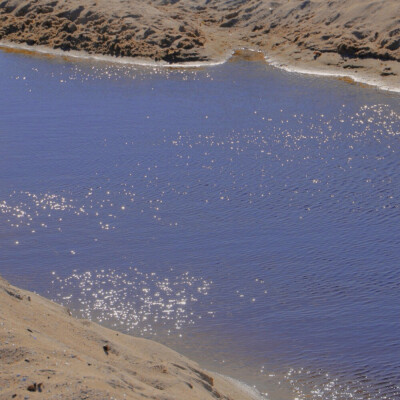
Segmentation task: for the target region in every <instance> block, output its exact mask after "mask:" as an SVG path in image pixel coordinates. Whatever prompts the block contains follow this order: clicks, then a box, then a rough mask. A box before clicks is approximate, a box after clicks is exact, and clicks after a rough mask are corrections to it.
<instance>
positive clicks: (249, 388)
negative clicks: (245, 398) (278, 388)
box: [209, 371, 267, 400]
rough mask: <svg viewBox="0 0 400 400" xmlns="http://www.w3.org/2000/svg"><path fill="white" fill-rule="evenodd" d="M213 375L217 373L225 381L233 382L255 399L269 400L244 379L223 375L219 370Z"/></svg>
mask: <svg viewBox="0 0 400 400" xmlns="http://www.w3.org/2000/svg"><path fill="white" fill-rule="evenodd" d="M209 372H210V373H211V374H213V375H217V376H219V377H221V378H222V379H224V380H225V381H228V382H231V383H232V385H233V386H236V387H237V388H239V389H240V390H242V391H243V392H245V393H247V394H248V395H249V396H251V397H252V398H253V399H254V400H267V397H265V396H264V395H262V394H261V393H260V392H259V391H258V390H257V389H256V388H255V387H253V386H250V385H248V384H247V383H244V382H242V381H239V380H237V379H234V378H231V377H230V376H226V375H222V374H219V373H217V372H211V371H209Z"/></svg>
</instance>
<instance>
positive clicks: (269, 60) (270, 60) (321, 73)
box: [0, 41, 400, 93]
mask: <svg viewBox="0 0 400 400" xmlns="http://www.w3.org/2000/svg"><path fill="white" fill-rule="evenodd" d="M0 50H3V51H4V50H6V51H9V52H15V53H24V54H30V55H33V56H35V55H43V56H50V57H60V58H64V59H71V60H82V61H95V62H106V63H111V64H119V65H127V66H138V67H148V68H169V69H186V68H187V69H195V68H204V67H206V68H207V67H214V66H218V65H222V64H225V63H226V62H229V60H230V59H232V57H234V56H238V57H241V58H244V59H252V60H257V61H264V62H265V63H266V64H267V65H270V66H272V67H274V68H278V69H281V70H284V71H286V72H289V73H296V74H301V75H313V76H318V77H330V78H337V79H341V80H344V81H345V82H347V83H353V84H354V83H357V84H362V85H366V86H369V87H371V88H374V89H378V90H384V91H388V92H393V93H400V79H399V82H398V84H397V86H389V85H388V84H387V83H385V82H384V81H383V80H382V79H379V78H377V77H376V76H374V75H373V74H370V75H369V76H368V75H363V74H359V75H358V74H355V73H351V72H345V71H342V70H341V69H340V68H338V67H331V68H330V70H329V69H325V70H324V69H323V68H320V69H318V67H309V69H307V68H306V67H303V68H302V67H296V66H294V65H293V64H291V63H290V61H286V60H285V61H283V60H280V59H278V58H276V57H274V56H270V55H268V54H265V52H263V51H261V50H257V49H251V48H245V47H242V48H238V49H236V50H230V51H228V52H227V54H226V56H225V57H224V58H221V59H220V60H215V61H201V62H187V63H175V64H170V63H167V62H165V61H154V60H151V59H144V58H143V59H141V58H129V57H122V58H121V57H118V58H117V57H114V56H109V55H101V54H89V53H85V52H82V51H74V50H72V51H68V52H66V51H63V50H59V49H51V48H48V47H45V46H29V45H27V44H18V43H12V42H4V41H0ZM257 54H260V55H261V57H257V56H256V55H257Z"/></svg>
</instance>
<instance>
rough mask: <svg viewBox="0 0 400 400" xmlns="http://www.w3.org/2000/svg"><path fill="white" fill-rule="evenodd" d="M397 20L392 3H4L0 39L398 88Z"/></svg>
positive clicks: (160, 62)
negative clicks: (255, 64)
mask: <svg viewBox="0 0 400 400" xmlns="http://www.w3.org/2000/svg"><path fill="white" fill-rule="evenodd" d="M399 15H400V3H399V2H398V1H396V0H332V1H330V2H326V1H325V0H275V1H270V0H230V1H227V0H205V3H204V4H203V3H201V2H199V1H197V0H147V1H145V0H124V1H122V0H108V1H107V0H97V1H96V2H95V3H93V2H89V1H88V0H69V1H65V0H54V1H50V0H37V1H35V2H30V1H28V0H5V1H3V2H1V3H0V41H3V43H6V42H7V43H14V44H15V46H16V47H17V46H21V45H22V46H27V47H31V48H32V49H35V50H37V48H36V46H40V48H39V50H38V51H42V50H40V49H42V48H48V49H54V51H55V52H61V51H64V53H63V54H62V55H63V56H66V55H68V54H67V53H68V52H73V53H71V57H76V56H77V55H76V53H75V52H84V53H82V54H83V55H81V57H83V58H94V59H99V58H100V57H107V58H108V57H109V61H112V62H118V63H123V64H136V65H149V64H150V65H154V63H155V64H156V66H168V67H177V68H182V67H185V68H191V67H201V66H209V65H215V64H219V63H223V62H224V61H226V60H227V59H229V56H230V55H231V54H232V53H233V51H232V49H241V48H246V49H254V50H255V51H258V52H262V53H263V54H264V55H265V58H266V60H267V62H269V63H270V64H271V65H273V66H276V67H279V68H283V69H285V70H287V71H296V72H299V73H308V74H310V73H311V74H314V75H326V76H338V77H348V78H351V79H353V80H354V81H356V82H362V83H366V84H369V85H371V84H372V85H374V86H378V87H381V88H383V89H385V90H391V91H395V92H399V91H400V23H399V21H398V16H399ZM25 49H26V48H25ZM35 50H34V51H35ZM46 51H48V50H46ZM133 60H135V61H133ZM149 60H151V61H149Z"/></svg>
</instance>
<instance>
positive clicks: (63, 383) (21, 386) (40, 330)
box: [0, 278, 257, 400]
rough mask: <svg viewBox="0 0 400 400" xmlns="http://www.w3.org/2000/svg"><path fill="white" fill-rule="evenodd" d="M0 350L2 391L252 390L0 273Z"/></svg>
mask: <svg viewBox="0 0 400 400" xmlns="http://www.w3.org/2000/svg"><path fill="white" fill-rule="evenodd" d="M0 358H1V363H0V399H11V398H15V399H24V398H26V397H27V396H28V397H29V398H36V396H39V397H40V398H41V399H78V398H79V399H142V398H148V399H158V400H172V399H175V400H176V399H199V400H200V399H201V400H206V399H215V398H219V399H226V400H235V399H237V400H250V399H255V398H257V396H256V395H255V394H252V393H250V392H249V391H248V390H247V389H246V388H245V387H244V386H243V387H239V385H238V384H236V383H234V382H233V381H231V380H229V378H224V377H221V376H220V375H217V374H213V373H209V372H208V371H204V370H203V369H201V368H200V367H199V366H198V365H197V364H196V363H195V362H193V361H191V360H189V359H187V358H186V357H184V356H182V355H180V354H178V353H176V352H175V351H173V350H170V349H169V348H167V347H165V346H163V345H161V344H158V343H156V342H153V341H150V340H146V339H140V338H134V337H132V336H128V335H124V334H122V333H118V332H115V331H112V330H110V329H106V328H104V327H102V326H100V325H97V324H95V323H93V322H90V321H88V320H79V319H75V318H73V317H72V316H71V315H70V312H69V311H68V309H66V308H64V307H61V306H59V305H57V304H55V303H53V302H51V301H49V300H46V299H44V298H43V297H40V296H38V295H36V294H34V293H31V292H28V291H25V290H21V289H18V288H16V287H14V286H11V285H10V284H9V283H8V282H6V281H5V280H3V279H2V278H0ZM249 390H251V389H249Z"/></svg>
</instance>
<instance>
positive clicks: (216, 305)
mask: <svg viewBox="0 0 400 400" xmlns="http://www.w3.org/2000/svg"><path fill="white" fill-rule="evenodd" d="M0 69H1V74H0V87H1V91H0V110H1V111H0V168H1V175H0V176H1V178H0V179H1V185H0V263H1V270H0V273H1V274H2V275H4V276H5V277H6V278H8V279H9V280H11V281H12V282H13V283H15V284H17V285H20V286H23V287H26V288H29V289H34V290H36V291H37V292H39V293H41V294H43V295H46V296H48V297H50V298H53V299H56V300H57V301H59V302H61V303H63V304H65V305H68V306H70V307H71V308H73V309H74V310H75V313H76V314H77V315H81V316H84V317H87V318H92V319H94V320H97V321H101V322H102V323H103V324H106V325H107V326H112V327H115V328H117V329H120V330H121V331H125V332H129V333H132V334H135V335H144V336H146V337H152V338H155V339H156V340H159V341H160V342H163V343H166V344H168V345H169V346H172V347H174V348H176V349H178V350H180V351H182V352H184V353H185V354H187V355H189V356H191V357H193V358H194V359H196V360H198V361H200V362H202V363H203V365H206V366H207V367H209V368H211V369H213V370H217V371H219V372H221V373H225V374H228V375H231V376H233V377H236V378H239V379H242V380H244V381H246V382H248V383H250V384H255V385H257V387H258V388H259V389H260V390H261V391H262V392H264V393H267V392H268V394H266V397H267V398H268V399H271V400H278V399H281V400H283V399H286V400H288V399H295V398H297V399H332V400H333V399H335V400H336V399H339V400H341V399H359V400H361V399H363V400H365V399H399V398H400V388H399V382H400V318H399V317H400V290H399V289H400V261H399V260H400V228H399V227H400V225H399V223H400V214H399V213H400V206H399V196H400V168H399V167H400V158H399V155H400V102H399V100H400V96H399V95H398V94H391V93H389V92H383V91H379V90H376V89H371V88H366V87H361V86H359V85H349V84H347V83H345V82H342V81H340V80H336V79H321V78H313V77H311V76H301V75H295V74H288V73H286V72H282V71H279V70H276V69H273V68H270V67H267V66H266V65H264V64H262V63H250V62H243V61H240V60H236V61H233V62H229V63H227V64H225V65H222V66H216V67H210V68H205V69H197V70H186V71H185V70H176V71H172V70H161V69H152V68H147V69H143V68H142V69H141V68H135V67H128V66H120V67H118V66H116V65H108V64H105V63H96V64H94V63H92V64H90V63H84V62H69V61H65V60H61V59H51V58H33V57H27V56H25V55H19V54H9V53H0Z"/></svg>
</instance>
